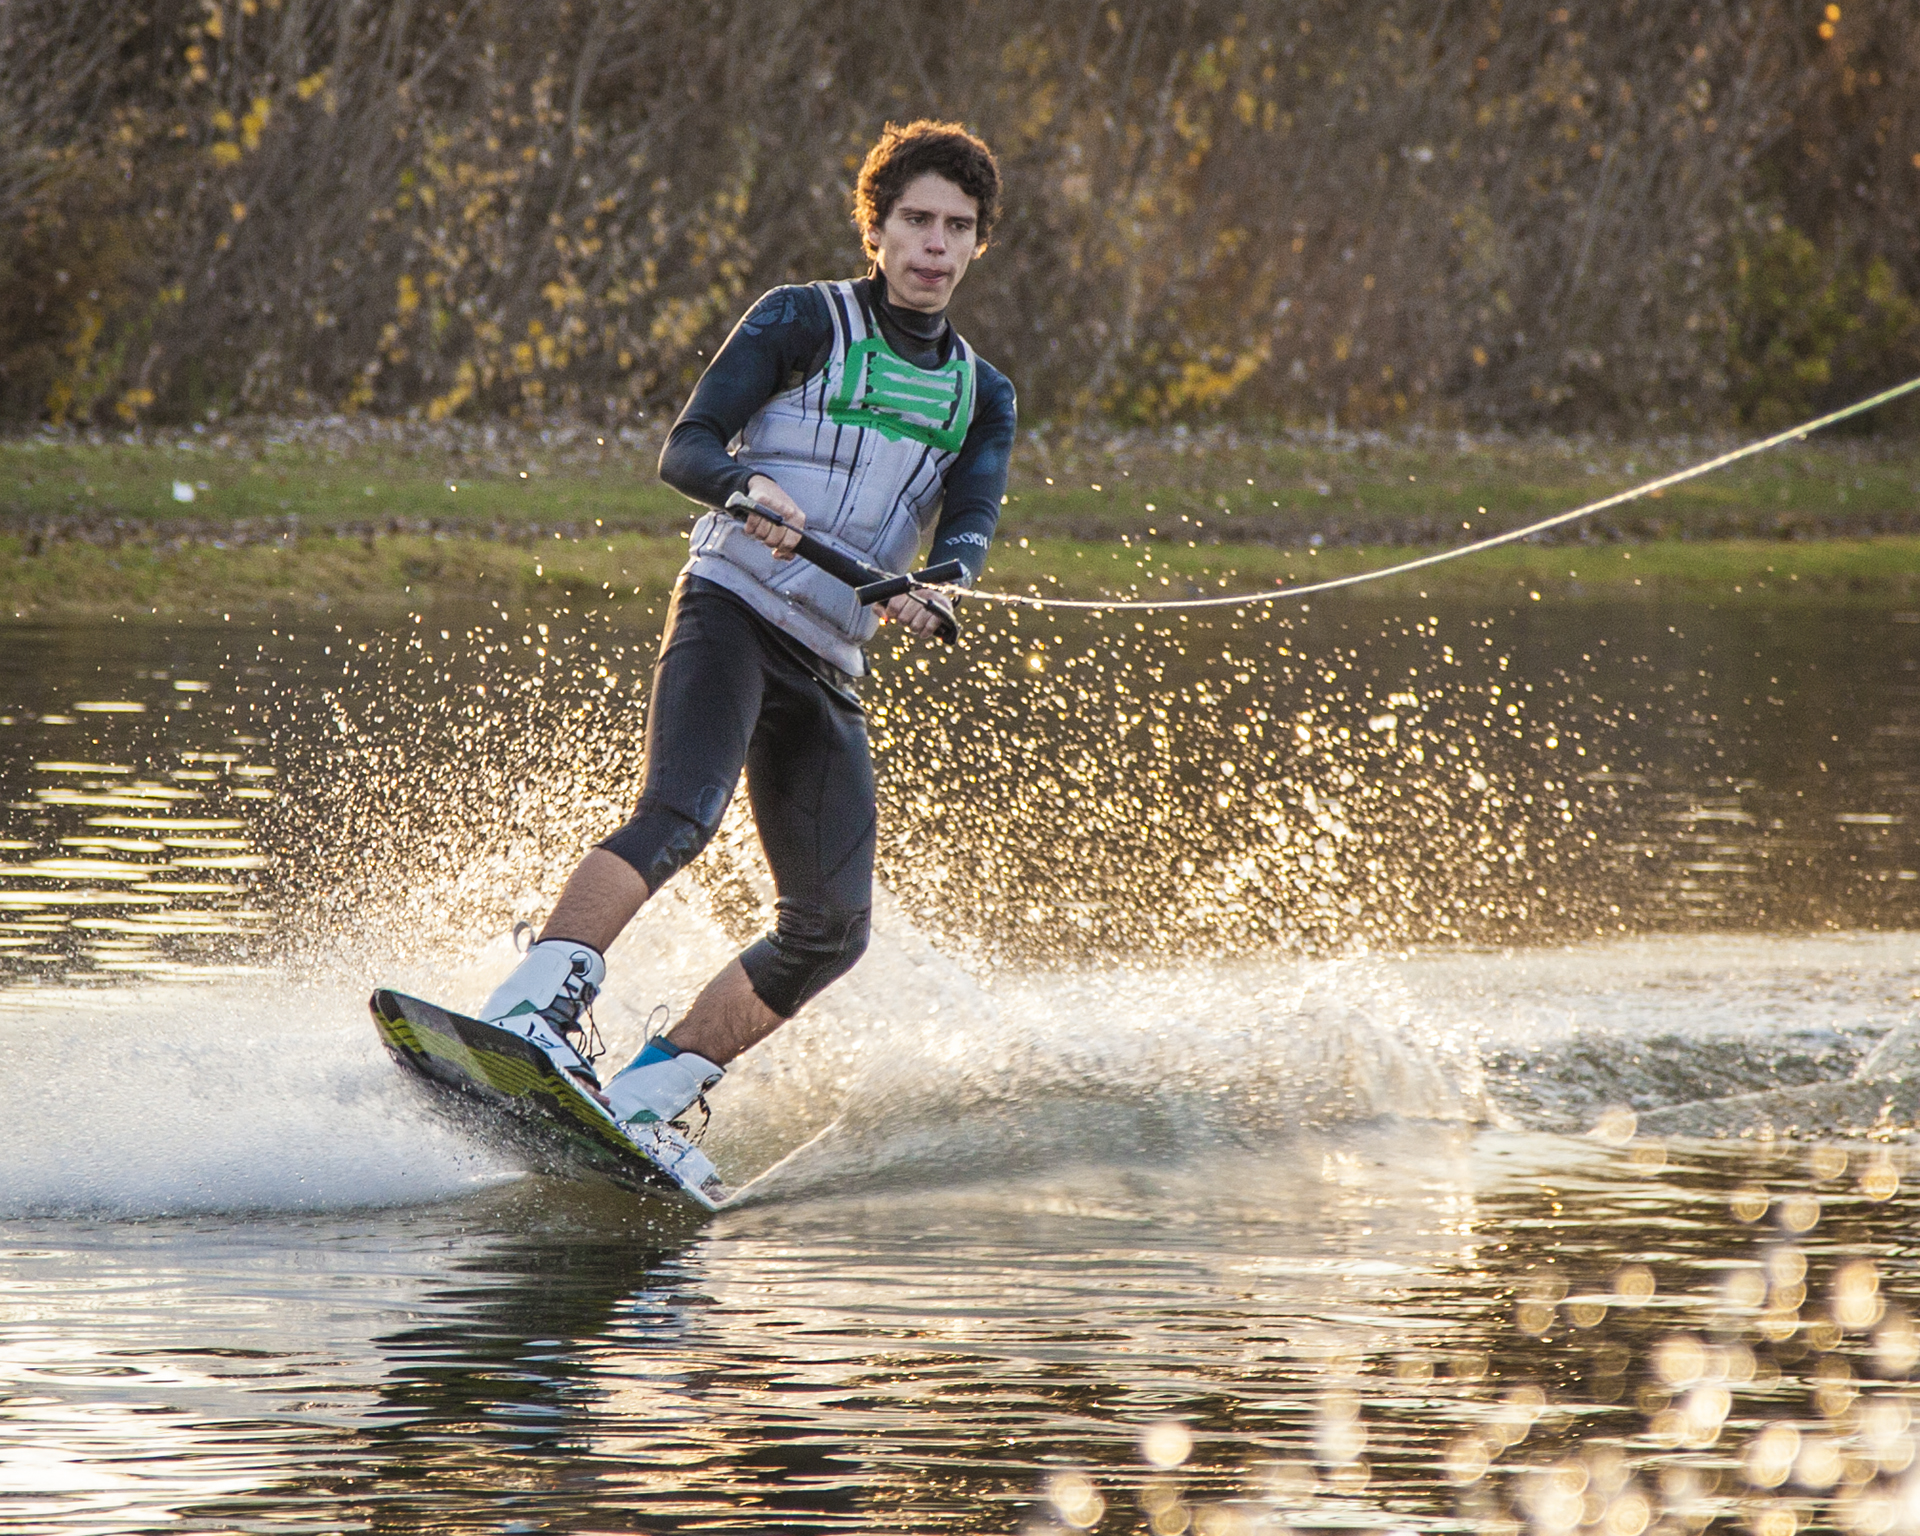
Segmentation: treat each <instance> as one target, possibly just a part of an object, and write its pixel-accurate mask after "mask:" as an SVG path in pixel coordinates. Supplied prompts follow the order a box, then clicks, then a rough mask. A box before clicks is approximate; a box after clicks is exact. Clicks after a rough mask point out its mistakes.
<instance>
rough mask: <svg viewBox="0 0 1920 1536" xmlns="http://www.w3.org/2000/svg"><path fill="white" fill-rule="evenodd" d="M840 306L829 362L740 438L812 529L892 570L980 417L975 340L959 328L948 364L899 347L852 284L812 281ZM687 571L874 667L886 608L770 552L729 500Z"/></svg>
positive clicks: (934, 504) (842, 664)
mask: <svg viewBox="0 0 1920 1536" xmlns="http://www.w3.org/2000/svg"><path fill="white" fill-rule="evenodd" d="M813 287H814V289H815V290H816V291H817V292H819V293H820V294H821V295H822V296H823V297H825V299H826V301H827V310H828V313H829V314H831V315H832V317H833V350H832V353H831V354H830V355H829V357H828V359H827V364H826V367H824V368H823V369H821V370H820V372H818V373H816V374H814V375H812V376H811V377H810V378H808V379H806V380H804V381H803V382H801V383H800V384H798V385H796V386H795V387H794V388H792V389H789V390H784V391H782V392H781V393H780V394H777V395H775V396H774V397H773V398H772V399H771V400H769V401H768V402H767V403H766V404H765V405H763V406H761V407H760V409H759V410H758V411H756V412H755V413H754V415H753V418H752V419H751V420H750V421H748V423H747V424H746V426H745V427H743V428H742V429H741V431H740V436H739V438H738V439H736V441H735V442H734V444H732V445H731V447H732V452H733V456H734V458H735V459H737V460H738V461H739V462H740V463H741V464H743V465H745V466H746V467H747V468H749V469H751V470H753V471H754V472H755V473H756V474H762V475H766V476H768V477H769V478H770V479H773V480H775V481H777V482H778V483H779V485H780V488H781V489H782V490H784V491H785V492H786V493H787V494H788V495H789V496H791V497H792V498H793V499H794V500H795V501H796V502H798V503H799V505H800V510H801V511H803V512H805V513H806V514H807V532H809V533H811V534H815V535H817V536H819V537H820V538H822V539H824V540H825V541H826V542H827V543H829V544H833V545H837V546H838V547H839V548H841V549H844V550H845V551H847V553H849V554H852V555H857V556H858V557H859V558H861V559H863V560H865V561H867V562H869V563H870V564H873V565H877V566H880V567H881V568H882V569H884V570H889V571H895V572H905V571H908V570H911V569H912V568H913V560H914V556H915V555H916V554H917V553H918V552H919V549H920V541H921V538H922V536H923V535H924V534H925V533H926V532H927V531H928V530H929V529H930V528H931V527H932V524H933V520H934V517H935V514H936V513H937V512H938V510H939V507H940V502H941V497H942V495H943V493H944V491H945V489H946V477H947V471H948V469H949V468H951V467H952V464H953V461H954V460H955V459H956V458H958V457H959V456H960V447H961V444H963V443H964V442H965V441H966V438H967V428H968V427H969V426H970V425H972V422H973V402H974V358H973V351H972V349H971V348H969V347H968V346H967V344H966V343H965V342H964V341H962V340H961V339H960V335H959V333H958V332H957V331H956V332H953V333H952V335H953V347H952V353H951V355H950V356H949V357H948V359H947V361H946V362H944V363H943V364H941V365H940V366H939V367H938V368H917V367H915V366H914V365H913V364H912V363H909V362H907V361H906V359H904V358H902V357H901V356H900V355H899V354H898V353H896V352H895V351H894V350H893V348H891V347H889V346H888V345H887V343H886V340H885V338H884V337H882V336H881V334H880V328H879V326H878V324H877V323H876V322H875V321H874V318H873V316H872V315H871V314H870V313H868V312H867V310H866V309H865V307H864V306H863V305H862V304H861V302H860V299H859V297H858V295H857V294H856V293H855V291H854V287H853V284H852V283H847V282H836V283H815V284H814V285H813ZM686 572H687V574H689V575H694V576H702V577H705V578H706V579H707V580H708V581H711V582H713V583H715V584H716V585H718V586H722V587H725V588H726V589H727V590H728V591H729V592H732V593H733V594H734V595H735V596H737V597H739V598H741V599H742V600H744V601H745V602H746V603H747V604H748V605H749V606H750V607H751V608H752V609H753V610H754V612H756V613H758V614H760V615H761V617H763V618H765V619H766V620H768V621H769V622H770V623H773V624H776V625H778V626H779V627H780V628H781V629H783V630H785V631H786V632H787V633H788V634H790V635H792V636H793V637H794V638H795V639H797V640H799V641H800V642H801V643H802V644H803V645H805V646H806V647H807V648H808V649H809V650H811V651H813V652H814V653H815V654H816V655H819V656H823V657H825V658H826V659H827V660H828V661H830V662H832V663H833V665H834V666H836V667H838V668H839V669H840V670H841V671H842V672H846V673H849V674H851V675H853V676H856V677H857V676H859V675H861V674H862V673H864V672H865V671H866V659H865V657H864V656H863V655H862V653H861V647H862V646H864V645H865V644H866V643H867V641H869V640H871V639H872V638H873V633H874V631H875V630H876V629H877V628H879V624H880V620H879V618H878V617H877V616H876V615H875V613H874V611H873V610H872V609H870V608H863V607H861V606H860V605H859V604H857V603H855V602H854V600H853V592H852V590H851V589H850V588H848V587H845V586H843V585H842V584H841V583H840V582H838V581H836V580H834V578H833V577H831V576H829V575H827V574H826V573H825V572H824V571H821V570H819V569H817V568H816V567H814V566H812V565H810V564H808V563H807V562H806V561H805V560H798V559H795V560H788V561H776V560H775V559H774V558H773V551H772V550H770V549H768V548H767V546H766V545H764V544H762V543H761V542H760V541H759V540H758V539H752V538H749V537H747V532H746V529H745V528H744V527H743V526H742V525H741V524H740V523H739V522H738V521H737V520H736V519H735V518H733V517H732V516H730V515H729V514H727V513H724V512H708V513H707V514H706V515H705V516H704V517H702V518H701V519H700V521H699V522H698V523H696V524H695V525H694V529H693V539H692V558H691V559H689V560H688V561H687V565H686Z"/></svg>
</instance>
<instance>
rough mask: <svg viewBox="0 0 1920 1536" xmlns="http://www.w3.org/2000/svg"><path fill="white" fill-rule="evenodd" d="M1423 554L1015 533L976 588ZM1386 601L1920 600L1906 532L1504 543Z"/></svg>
mask: <svg viewBox="0 0 1920 1536" xmlns="http://www.w3.org/2000/svg"><path fill="white" fill-rule="evenodd" d="M1432 553H1434V551H1432V550H1429V549H1407V548H1394V547H1391V546H1361V547H1354V546H1342V547H1337V548H1334V547H1329V548H1324V549H1321V550H1317V551H1311V552H1310V551H1308V550H1304V549H1294V550H1283V549H1275V548H1272V547H1271V546H1265V545H1251V544H1244V545H1200V544H1195V545H1192V546H1186V545H1167V544H1161V543H1153V542H1149V543H1147V544H1145V545H1138V544H1130V545H1122V546H1120V547H1119V548H1116V547H1115V546H1114V545H1113V544H1110V543H1087V542H1083V541H1075V540H1067V539H1033V538H1029V539H1027V540H1026V541H1025V547H1022V544H1021V542H1020V541H1019V540H1015V541H1013V542H1012V543H1011V544H1003V545H998V546H996V547H995V549H994V558H993V565H992V569H991V570H990V571H989V573H988V579H987V580H986V581H985V582H983V583H982V585H983V586H986V587H993V588H997V589H999V590H1002V591H1010V592H1020V593H1029V594H1033V595H1037V596H1043V597H1044V596H1059V597H1076V598H1101V597H1115V598H1152V597H1204V596H1208V595H1211V594H1214V593H1222V592H1256V591H1267V590H1271V589H1272V588H1274V587H1275V586H1276V585H1278V586H1281V587H1282V588H1288V587H1296V586H1305V585H1308V584H1311V583H1314V582H1319V581H1327V580H1331V579H1334V578H1337V577H1341V576H1351V575H1356V574H1360V573H1363V572H1369V571H1376V570H1380V569H1383V568H1384V567H1387V566H1390V565H1394V564H1396V563H1398V562H1400V561H1402V560H1407V559H1412V558H1417V557H1420V556H1425V555H1429V554H1432ZM1354 590H1356V591H1361V592H1365V593H1368V594H1370V595H1375V596H1380V597H1390V598H1406V597H1425V596H1427V595H1428V594H1429V593H1432V594H1436V595H1439V594H1444V595H1446V596H1448V597H1452V598H1474V599H1479V600H1483V601H1501V602H1511V601H1523V602H1524V601H1531V600H1532V595H1533V594H1534V593H1535V592H1538V593H1540V594H1541V596H1542V598H1548V597H1552V598H1579V597H1584V596H1592V597H1609V598H1629V599H1636V598H1638V599H1645V600H1649V601H1689V602H1697V601H1706V602H1743V601H1744V602H1750V603H1767V604H1778V603H1783V602H1800V601H1818V602H1823V603H1826V602H1833V601H1836V600H1843V601H1857V602H1863V603H1870V604H1874V605H1885V604H1891V605H1895V606H1899V605H1905V604H1908V603H1914V602H1920V538H1916V537H1892V538H1879V539H1835V540H1830V541H1825V542H1820V543H1806V544H1781V543H1775V542H1770V541H1758V540H1725V541H1720V542H1711V543H1681V542H1678V541H1668V542H1661V543H1654V544H1640V545H1634V546H1631V547H1625V546H1618V545H1604V544H1596V545H1591V546H1560V547H1551V546H1541V545H1535V544H1509V545H1504V546H1502V547H1500V548H1498V549H1491V550H1486V551H1484V552H1482V553H1479V554H1475V555H1470V556H1467V557H1465V558H1463V559H1460V560H1456V561H1447V562H1445V563H1443V564H1440V565H1435V566H1429V567H1427V568H1426V569H1424V570H1420V571H1415V572H1412V573H1409V574H1407V575H1404V576H1395V577H1390V578H1388V579H1386V580H1383V581H1379V582H1372V583H1368V584H1366V585H1364V586H1362V587H1360V588H1357V589H1354Z"/></svg>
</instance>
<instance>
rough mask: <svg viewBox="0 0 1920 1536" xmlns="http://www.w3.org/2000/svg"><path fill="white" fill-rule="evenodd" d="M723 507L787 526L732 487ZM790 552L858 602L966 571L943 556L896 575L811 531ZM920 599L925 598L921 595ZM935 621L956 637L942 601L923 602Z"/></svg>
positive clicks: (956, 627)
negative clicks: (936, 604)
mask: <svg viewBox="0 0 1920 1536" xmlns="http://www.w3.org/2000/svg"><path fill="white" fill-rule="evenodd" d="M727 510H728V511H729V512H731V513H733V515H734V516H735V517H739V518H743V519H744V518H747V517H760V518H764V519H765V520H766V521H767V522H770V523H772V524H774V525H775V526H776V527H780V528H786V527H788V526H790V525H789V524H788V522H787V520H786V519H785V518H783V517H782V516H781V515H780V514H779V513H778V512H775V511H773V510H772V509H771V508H769V507H766V506H763V505H761V504H760V503H759V502H757V501H755V500H753V498H752V497H750V496H745V495H742V494H741V493H740V492H739V491H735V492H734V493H733V495H731V496H729V497H728V498H727ZM793 552H794V553H795V554H796V555H798V556H799V557H800V558H801V559H802V560H806V561H809V562H810V563H812V564H813V565H816V566H818V567H819V568H820V569H821V570H823V571H825V572H826V573H827V574H828V575H829V576H831V577H833V578H834V579H835V580H836V581H841V582H845V583H846V585H848V586H850V587H852V588H853V595H854V598H855V600H856V601H857V602H859V603H861V604H863V605H864V604H870V603H884V602H889V601H891V600H892V599H893V598H896V597H902V596H905V595H908V594H913V595H915V596H918V595H919V593H920V592H921V591H923V590H924V589H926V588H928V587H934V586H941V585H945V584H947V583H950V582H955V581H958V580H959V579H960V578H961V577H962V576H964V575H965V574H966V567H965V566H964V565H962V564H961V563H960V562H959V561H958V560H945V561H942V562H941V563H940V564H939V565H930V566H928V567H927V568H926V569H925V570H924V571H915V572H913V574H912V575H910V576H897V575H895V574H894V573H892V572H891V571H883V570H881V569H880V568H879V567H878V566H874V565H868V564H867V563H866V561H864V560H856V559H855V558H854V557H853V556H852V555H849V554H847V553H845V552H844V551H843V550H838V549H835V548H834V547H833V546H832V545H831V544H827V543H824V542H822V541H821V540H820V539H818V538H815V537H814V536H813V535H812V534H810V533H807V532H805V531H802V532H801V534H800V538H799V542H798V543H796V544H795V545H794V546H793ZM922 601H923V602H924V601H925V599H922ZM927 606H928V608H929V610H930V611H931V612H932V613H933V614H934V616H935V619H936V621H937V626H938V627H937V628H936V629H935V631H934V632H935V633H936V634H938V635H939V636H940V638H941V639H942V640H944V641H946V642H947V644H949V645H952V644H953V643H954V642H955V641H956V640H958V639H959V638H960V621H959V620H958V619H956V618H955V617H954V616H953V615H952V614H951V613H950V612H947V611H946V610H945V608H944V605H943V606H942V607H939V608H935V607H934V606H933V605H932V604H930V603H929V604H927Z"/></svg>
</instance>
